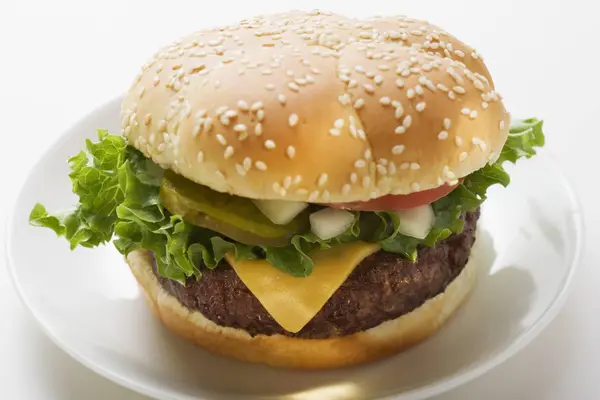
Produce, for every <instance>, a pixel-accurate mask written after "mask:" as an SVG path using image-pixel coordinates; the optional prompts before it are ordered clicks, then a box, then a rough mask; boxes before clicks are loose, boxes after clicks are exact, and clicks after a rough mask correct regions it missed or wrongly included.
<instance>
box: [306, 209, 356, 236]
mask: <svg viewBox="0 0 600 400" xmlns="http://www.w3.org/2000/svg"><path fill="white" fill-rule="evenodd" d="M353 222H354V214H352V213H351V212H349V211H345V210H340V209H337V208H324V209H322V210H319V211H317V212H314V213H312V214H310V228H311V230H312V232H313V233H314V234H315V235H317V236H318V237H319V239H321V240H329V239H331V238H334V237H336V236H338V235H341V234H342V233H344V232H346V230H347V229H348V228H349V227H350V225H352V223H353Z"/></svg>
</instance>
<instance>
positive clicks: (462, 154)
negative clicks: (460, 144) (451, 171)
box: [458, 151, 468, 162]
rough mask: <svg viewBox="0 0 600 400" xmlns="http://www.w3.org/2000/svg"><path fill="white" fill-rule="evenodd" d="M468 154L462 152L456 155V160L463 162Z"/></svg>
mask: <svg viewBox="0 0 600 400" xmlns="http://www.w3.org/2000/svg"><path fill="white" fill-rule="evenodd" d="M467 156H468V154H467V153H466V152H464V151H463V152H462V153H460V154H459V155H458V161H460V162H463V161H465V160H466V159H467Z"/></svg>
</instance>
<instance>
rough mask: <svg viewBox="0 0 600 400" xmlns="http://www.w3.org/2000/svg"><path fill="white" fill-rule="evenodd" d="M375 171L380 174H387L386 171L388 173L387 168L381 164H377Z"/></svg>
mask: <svg viewBox="0 0 600 400" xmlns="http://www.w3.org/2000/svg"><path fill="white" fill-rule="evenodd" d="M377 172H378V173H379V174H380V175H387V173H388V170H387V168H386V167H384V166H383V165H378V166H377Z"/></svg>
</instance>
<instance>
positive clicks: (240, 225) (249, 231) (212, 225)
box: [160, 171, 309, 246]
mask: <svg viewBox="0 0 600 400" xmlns="http://www.w3.org/2000/svg"><path fill="white" fill-rule="evenodd" d="M160 202H161V204H162V205H163V206H164V207H165V208H166V209H167V210H169V212H171V213H172V214H177V215H181V216H182V217H183V219H184V220H185V221H187V222H189V223H190V224H193V225H196V226H200V227H203V228H207V229H210V230H213V231H215V232H218V233H220V234H222V235H225V236H227V237H230V238H231V239H233V240H235V241H238V242H241V243H245V244H250V245H256V246H286V245H288V244H289V243H290V239H291V238H292V236H293V235H294V234H297V233H302V232H306V231H308V229H309V220H308V215H309V212H308V210H306V211H304V212H302V213H300V214H298V216H296V218H294V219H293V220H292V221H291V222H290V223H288V224H286V225H277V224H274V223H273V222H271V221H270V220H269V219H268V218H267V217H266V216H265V215H264V214H263V213H262V212H260V210H259V209H258V207H256V205H254V203H253V202H252V200H250V199H246V198H243V197H239V196H233V195H230V194H226V193H220V192H216V191H214V190H212V189H210V188H208V187H206V186H203V185H199V184H197V183H195V182H192V181H190V180H188V179H186V178H184V177H182V176H180V175H177V174H175V173H174V172H171V171H167V172H165V175H164V177H163V180H162V183H161V186H160Z"/></svg>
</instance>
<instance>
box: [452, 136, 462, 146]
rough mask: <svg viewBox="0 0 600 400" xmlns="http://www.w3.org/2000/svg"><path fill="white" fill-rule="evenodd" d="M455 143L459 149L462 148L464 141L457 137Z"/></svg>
mask: <svg viewBox="0 0 600 400" xmlns="http://www.w3.org/2000/svg"><path fill="white" fill-rule="evenodd" d="M454 143H455V144H456V145H457V146H459V147H460V146H462V143H463V140H462V138H461V137H460V136H456V137H455V138H454Z"/></svg>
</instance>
